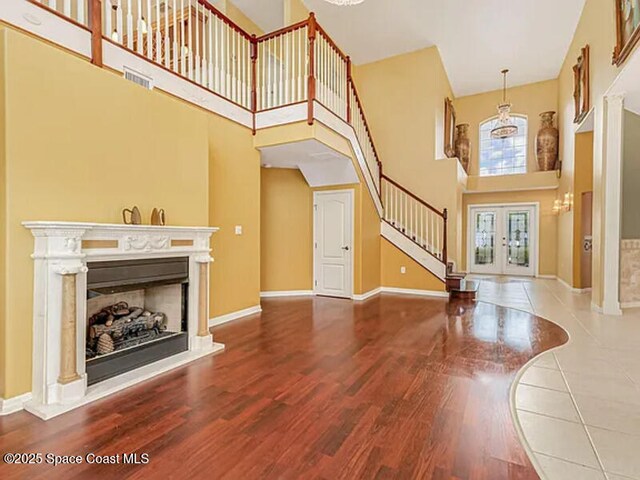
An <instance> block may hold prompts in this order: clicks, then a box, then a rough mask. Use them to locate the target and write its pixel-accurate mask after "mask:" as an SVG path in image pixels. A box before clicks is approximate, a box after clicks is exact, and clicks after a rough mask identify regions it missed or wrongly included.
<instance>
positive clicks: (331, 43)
mask: <svg viewBox="0 0 640 480" xmlns="http://www.w3.org/2000/svg"><path fill="white" fill-rule="evenodd" d="M316 28H317V30H318V33H319V34H320V35H322V36H323V37H324V39H325V40H326V41H327V43H328V44H329V46H330V47H331V48H333V49H334V50H335V52H336V53H337V54H338V55H339V56H340V57H341V58H342V60H343V61H344V62H346V61H347V58H349V57H347V55H345V54H344V52H343V51H342V50H341V49H340V47H338V45H337V44H336V42H334V41H333V39H332V38H331V37H330V36H329V34H328V33H327V31H326V30H325V29H324V28H322V26H321V25H320V24H319V23H316Z"/></svg>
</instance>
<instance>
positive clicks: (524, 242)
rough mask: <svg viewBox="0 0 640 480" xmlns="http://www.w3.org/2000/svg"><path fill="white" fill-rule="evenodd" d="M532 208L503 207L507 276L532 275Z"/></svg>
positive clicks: (505, 270)
mask: <svg viewBox="0 0 640 480" xmlns="http://www.w3.org/2000/svg"><path fill="white" fill-rule="evenodd" d="M533 213H534V208H533V207H528V206H527V207H517V208H513V207H505V208H504V220H505V237H506V241H505V242H504V243H506V245H505V248H506V252H505V268H504V273H505V274H508V275H531V276H533V275H534V268H533V267H534V265H533V260H534V258H533V251H532V235H531V232H532V223H533V222H532V219H533Z"/></svg>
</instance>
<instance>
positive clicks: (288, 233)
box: [260, 168, 313, 292]
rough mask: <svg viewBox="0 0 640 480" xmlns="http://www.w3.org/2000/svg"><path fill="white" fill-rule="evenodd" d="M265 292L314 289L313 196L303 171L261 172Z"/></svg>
mask: <svg viewBox="0 0 640 480" xmlns="http://www.w3.org/2000/svg"><path fill="white" fill-rule="evenodd" d="M261 182H262V183H261V188H262V190H261V202H260V204H261V207H260V208H261V223H262V228H261V236H260V251H261V267H260V290H261V291H263V292H273V291H288V290H312V289H313V212H312V209H313V195H312V192H311V188H310V187H309V184H307V182H306V180H305V179H304V177H303V176H302V173H301V172H300V170H297V169H296V170H294V169H284V168H263V169H261Z"/></svg>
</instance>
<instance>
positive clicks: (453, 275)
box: [447, 272, 467, 280]
mask: <svg viewBox="0 0 640 480" xmlns="http://www.w3.org/2000/svg"><path fill="white" fill-rule="evenodd" d="M466 276H467V274H466V273H460V272H449V273H447V278H451V279H456V280H457V279H463V278H465V277H466Z"/></svg>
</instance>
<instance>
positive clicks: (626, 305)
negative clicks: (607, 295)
mask: <svg viewBox="0 0 640 480" xmlns="http://www.w3.org/2000/svg"><path fill="white" fill-rule="evenodd" d="M620 308H640V302H623V303H621V304H620Z"/></svg>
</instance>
